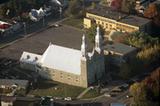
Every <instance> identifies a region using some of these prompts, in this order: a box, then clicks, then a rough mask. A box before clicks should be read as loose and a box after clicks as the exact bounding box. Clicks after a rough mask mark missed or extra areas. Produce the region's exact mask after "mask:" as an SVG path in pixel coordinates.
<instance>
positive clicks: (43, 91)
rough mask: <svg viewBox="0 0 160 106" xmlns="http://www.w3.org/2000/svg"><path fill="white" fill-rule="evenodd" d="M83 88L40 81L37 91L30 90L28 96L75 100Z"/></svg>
mask: <svg viewBox="0 0 160 106" xmlns="http://www.w3.org/2000/svg"><path fill="white" fill-rule="evenodd" d="M83 90H84V88H80V87H76V86H71V85H66V84H62V83H59V82H54V81H47V80H42V81H40V83H38V85H37V89H35V90H31V91H30V92H29V94H30V95H35V96H53V97H62V98H64V97H72V98H76V97H77V96H78V95H79V94H80V93H81V92H82V91H83Z"/></svg>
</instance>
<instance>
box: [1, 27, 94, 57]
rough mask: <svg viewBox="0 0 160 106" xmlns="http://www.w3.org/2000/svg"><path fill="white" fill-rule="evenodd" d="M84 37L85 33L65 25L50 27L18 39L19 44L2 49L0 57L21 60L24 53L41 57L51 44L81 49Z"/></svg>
mask: <svg viewBox="0 0 160 106" xmlns="http://www.w3.org/2000/svg"><path fill="white" fill-rule="evenodd" d="M82 35H83V32H82V31H81V30H79V29H76V28H73V27H69V26H65V25H62V26H60V27H50V28H48V29H45V30H43V31H39V32H36V33H34V34H33V35H32V36H30V37H27V38H21V39H18V41H17V42H15V43H13V44H10V45H9V46H7V47H5V48H3V49H0V57H1V58H2V57H6V58H10V59H15V60H19V58H20V56H21V54H22V53H23V51H27V52H31V53H36V54H40V55H41V54H43V52H44V51H45V50H46V49H47V47H48V45H49V43H50V42H51V43H53V44H56V45H60V46H64V47H69V48H74V49H80V47H81V37H82ZM89 45H90V44H89ZM88 47H91V46H88Z"/></svg>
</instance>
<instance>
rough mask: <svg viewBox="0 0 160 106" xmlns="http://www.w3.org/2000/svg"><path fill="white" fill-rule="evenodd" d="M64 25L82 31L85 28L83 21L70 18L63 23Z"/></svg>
mask: <svg viewBox="0 0 160 106" xmlns="http://www.w3.org/2000/svg"><path fill="white" fill-rule="evenodd" d="M62 24H65V25H69V26H73V27H76V28H79V29H82V28H83V19H77V18H69V19H67V20H65V21H63V22H62Z"/></svg>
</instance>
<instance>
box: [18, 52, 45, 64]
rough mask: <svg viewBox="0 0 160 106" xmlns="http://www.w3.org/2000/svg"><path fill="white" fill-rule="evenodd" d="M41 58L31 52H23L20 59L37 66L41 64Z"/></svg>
mask: <svg viewBox="0 0 160 106" xmlns="http://www.w3.org/2000/svg"><path fill="white" fill-rule="evenodd" d="M41 57H42V56H41V55H37V54H33V53H29V52H23V54H22V56H21V58H20V61H21V62H26V63H30V64H36V63H39V62H40V60H41Z"/></svg>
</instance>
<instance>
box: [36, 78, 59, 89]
mask: <svg viewBox="0 0 160 106" xmlns="http://www.w3.org/2000/svg"><path fill="white" fill-rule="evenodd" d="M57 85H58V84H56V83H54V82H53V81H50V80H44V81H39V83H37V88H38V89H48V88H51V87H56V86H57Z"/></svg>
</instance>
